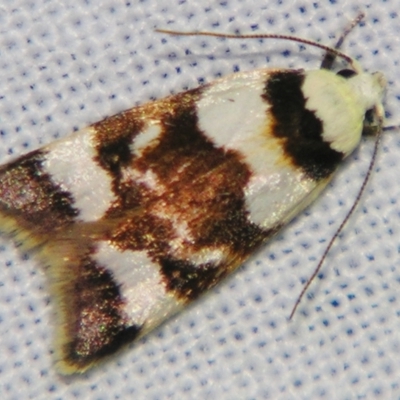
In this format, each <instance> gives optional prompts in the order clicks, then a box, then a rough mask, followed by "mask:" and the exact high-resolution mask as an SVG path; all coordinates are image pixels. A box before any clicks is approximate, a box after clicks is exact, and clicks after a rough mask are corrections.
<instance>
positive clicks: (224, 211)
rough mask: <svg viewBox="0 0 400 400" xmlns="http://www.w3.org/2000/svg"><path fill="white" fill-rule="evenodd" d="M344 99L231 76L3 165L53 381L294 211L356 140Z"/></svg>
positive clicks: (189, 295)
mask: <svg viewBox="0 0 400 400" xmlns="http://www.w3.org/2000/svg"><path fill="white" fill-rule="evenodd" d="M325 80H328V81H329V84H330V85H331V86H330V87H331V88H332V89H331V90H330V92H329V96H327V95H325V94H324V93H325V92H324V91H325V90H326V89H324V87H325V86H326V82H325ZM378 80H379V79H374V82H375V81H378ZM321 81H323V82H324V84H323V85H321ZM318 84H319V86H318ZM375 84H376V82H375ZM379 85H380V84H379ZM316 87H317V88H316ZM335 88H337V90H335ZM382 90H383V89H382ZM380 95H381V93H380V92H379V96H380ZM324 96H325V97H328V99H327V100H326V102H328V103H329V101H331V102H332V103H334V102H335V101H337V100H338V99H339V100H340V101H341V102H342V103H343V107H342V108H343V114H342V115H341V119H340V121H337V119H336V118H334V117H332V115H331V114H332V113H330V112H329V110H328V109H327V108H328V107H329V106H330V104H328V105H323V106H322V107H320V108H315V107H316V105H317V104H318V103H319V102H322V103H323V102H324V101H325V100H324V99H325V97H324ZM356 96H357V94H356V93H354V91H353V90H352V87H351V85H350V87H349V84H348V82H347V81H346V79H345V78H343V77H340V76H336V75H334V74H333V73H331V72H329V71H313V72H312V73H306V72H304V71H302V70H282V69H276V70H266V69H264V70H257V71H251V72H245V73H239V74H235V75H232V76H228V77H226V78H223V79H220V80H218V81H216V82H214V83H212V84H210V85H205V86H203V87H200V88H198V89H193V90H189V91H187V92H183V93H180V94H177V95H174V96H171V97H168V98H166V99H162V100H158V101H155V102H151V103H148V104H145V105H143V106H139V107H135V108H133V109H130V110H127V111H125V112H122V113H120V114H117V115H115V116H112V117H109V118H106V119H105V120H103V121H100V122H98V123H96V124H93V125H91V126H90V127H88V128H85V129H83V130H81V131H79V132H77V133H75V134H73V135H71V136H70V137H67V138H66V139H63V140H59V141H57V142H54V143H52V144H50V145H48V146H46V147H44V148H42V149H39V150H36V151H33V152H31V153H29V154H27V155H25V156H22V157H20V158H19V159H17V160H15V161H12V162H10V163H8V164H6V165H5V166H3V167H2V168H1V170H0V223H1V226H2V229H3V231H5V232H6V233H8V234H9V235H11V236H13V237H15V238H16V240H17V241H18V242H20V243H21V244H22V246H23V247H24V248H25V249H27V250H32V251H35V252H36V253H37V254H38V257H39V258H40V259H41V260H42V261H43V263H44V265H45V270H46V272H47V274H48V276H49V278H50V282H51V283H50V284H51V287H52V292H53V294H54V296H55V299H56V303H57V307H58V309H59V310H58V316H59V321H58V325H59V328H58V332H57V356H56V357H57V366H58V368H59V370H60V371H61V372H62V373H65V374H69V373H75V372H83V371H85V370H86V369H87V368H89V367H90V366H91V365H93V364H95V363H96V362H97V361H98V360H99V359H101V358H102V357H103V356H107V355H109V354H112V353H113V352H115V351H116V350H118V349H119V348H120V347H121V346H123V345H124V344H126V343H128V342H131V341H132V340H134V339H137V338H138V337H141V336H142V335H143V334H145V333H147V332H148V331H150V330H151V329H153V328H154V327H156V326H157V325H159V324H160V323H161V322H162V321H164V320H165V319H166V318H168V317H169V316H171V315H172V314H174V313H175V312H176V311H178V310H180V309H181V308H182V307H184V305H185V304H187V303H188V302H189V301H191V300H194V299H195V298H197V297H198V296H199V295H201V294H202V293H203V292H204V291H206V290H207V289H209V288H211V287H213V286H215V285H216V284H217V283H218V282H219V281H220V280H221V279H222V278H223V277H225V276H226V275H228V274H229V273H230V272H231V271H233V270H234V269H235V268H236V267H237V266H239V265H240V264H241V263H242V262H243V261H244V260H245V259H246V258H247V257H248V256H249V255H250V254H251V253H252V252H254V250H256V249H257V248H258V247H259V246H260V244H262V243H263V242H265V241H266V240H267V239H268V238H270V237H272V236H273V235H274V234H275V233H276V232H277V231H278V230H279V228H280V227H281V226H283V225H284V224H286V223H287V222H288V221H290V220H291V219H292V218H293V217H294V216H295V215H296V214H297V213H298V212H299V211H301V210H302V209H304V208H305V207H306V206H307V205H308V204H309V203H310V202H311V201H312V200H313V199H314V198H315V197H317V196H318V194H319V193H320V191H321V190H322V189H323V188H324V187H325V186H326V184H327V183H328V182H329V180H330V179H331V177H332V175H333V173H334V171H335V170H336V168H337V166H338V165H339V163H340V162H341V161H342V159H343V158H344V157H346V156H347V155H348V154H349V153H350V152H351V151H352V150H353V149H354V148H355V147H356V146H357V144H358V142H359V140H360V135H361V131H362V127H363V120H364V115H365V111H366V109H369V108H371V107H372V106H373V104H370V102H369V103H368V104H364V103H363V104H361V105H360V104H359V99H358V98H357V97H356ZM379 96H378V95H377V97H379ZM379 100H380V99H379ZM374 101H375V99H374ZM349 106H350V107H349ZM324 107H325V108H324ZM346 110H347V111H346ZM335 132H336V133H335ZM324 135H325V136H324ZM326 135H328V139H327V136H326ZM343 137H345V140H344V139H343Z"/></svg>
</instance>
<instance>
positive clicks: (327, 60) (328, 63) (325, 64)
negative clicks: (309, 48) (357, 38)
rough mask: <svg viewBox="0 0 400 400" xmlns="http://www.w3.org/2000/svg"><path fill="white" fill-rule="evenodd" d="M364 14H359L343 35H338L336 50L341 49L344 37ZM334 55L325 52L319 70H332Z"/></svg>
mask: <svg viewBox="0 0 400 400" xmlns="http://www.w3.org/2000/svg"><path fill="white" fill-rule="evenodd" d="M364 17H365V14H364V13H363V12H360V13H359V14H358V15H357V17H356V18H354V19H353V21H351V24H350V25H349V26H348V27H347V28H346V29H345V30H344V31H343V33H342V34H341V35H340V37H339V39H338V41H337V42H336V44H335V46H334V48H335V49H336V50H338V49H340V47H342V44H343V42H344V41H345V39H346V37H347V36H348V34H349V33H350V32H351V31H352V30H353V29H354V28H355V27H356V26H357V25H358V24H359V23H360V22H361V21H362V20H363V19H364ZM335 58H336V56H335V54H334V53H332V52H330V51H327V52H326V54H325V57H324V58H323V60H322V62H321V67H320V68H321V69H328V70H330V69H332V65H333V63H334V62H335Z"/></svg>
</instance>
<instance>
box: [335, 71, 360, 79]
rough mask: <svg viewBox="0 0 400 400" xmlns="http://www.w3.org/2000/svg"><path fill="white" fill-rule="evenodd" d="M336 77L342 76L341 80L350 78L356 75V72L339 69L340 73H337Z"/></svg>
mask: <svg viewBox="0 0 400 400" xmlns="http://www.w3.org/2000/svg"><path fill="white" fill-rule="evenodd" d="M336 75H340V76H343V78H346V79H348V78H351V77H352V76H354V75H357V72H356V71H353V70H352V69H341V70H340V71H338V72H337V74H336Z"/></svg>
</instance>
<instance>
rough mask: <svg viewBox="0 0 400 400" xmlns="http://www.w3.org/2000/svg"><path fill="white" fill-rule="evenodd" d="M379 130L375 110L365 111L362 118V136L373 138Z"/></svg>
mask: <svg viewBox="0 0 400 400" xmlns="http://www.w3.org/2000/svg"><path fill="white" fill-rule="evenodd" d="M379 129H380V125H379V122H378V118H377V115H376V111H375V109H373V108H372V109H371V110H367V112H366V113H365V116H364V127H363V131H362V135H363V136H374V135H375V134H376V133H377V132H378V131H379Z"/></svg>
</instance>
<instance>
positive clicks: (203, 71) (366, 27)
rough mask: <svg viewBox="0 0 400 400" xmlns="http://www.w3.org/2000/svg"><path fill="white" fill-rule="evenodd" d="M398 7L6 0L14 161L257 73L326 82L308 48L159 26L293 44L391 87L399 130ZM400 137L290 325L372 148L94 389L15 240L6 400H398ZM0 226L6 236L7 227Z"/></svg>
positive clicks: (1, 346)
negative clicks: (69, 365) (163, 101)
mask: <svg viewBox="0 0 400 400" xmlns="http://www.w3.org/2000/svg"><path fill="white" fill-rule="evenodd" d="M398 6H399V3H398V0H376V1H374V2H367V1H364V0H359V1H356V0H353V1H351V0H348V1H346V0H330V1H328V0H303V1H296V0H279V1H278V0H274V1H266V0H257V1H250V0H220V1H214V0H202V1H190V0H187V1H185V0H168V1H165V0H131V1H128V0H127V1H114V0H98V1H94V0H77V1H73V2H71V1H64V0H61V1H51V0H2V1H1V4H0V82H1V85H0V160H1V162H2V163H3V162H6V161H9V160H11V159H13V158H15V157H16V156H18V155H22V154H24V153H26V152H28V151H30V150H33V149H37V148H38V147H40V146H42V145H44V144H46V143H49V142H51V141H52V140H54V139H55V138H58V137H63V136H66V135H67V134H68V133H70V132H71V131H74V130H77V129H79V128H83V127H85V126H86V125H88V124H90V123H92V122H96V121H98V120H100V119H102V118H103V117H105V116H107V115H112V114H114V113H117V112H119V111H122V110H124V109H127V108H130V107H133V106H135V105H137V104H141V103H144V102H146V101H148V100H150V99H155V98H161V97H163V96H166V95H168V94H171V93H178V92H180V91H182V90H184V89H186V88H193V87H196V86H197V85H199V84H202V83H206V82H212V80H213V79H215V78H217V77H220V76H225V75H227V74H229V73H232V72H236V71H245V70H249V69H253V68H264V67H271V66H275V67H277V66H278V67H286V68H305V69H312V68H318V67H319V63H320V61H321V57H322V52H321V51H320V50H318V49H315V48H310V47H306V46H300V45H298V44H296V43H289V42H282V41H280V42H278V41H273V40H270V41H259V40H238V41H235V40H230V41H228V40H220V39H216V38H211V37H208V38H204V37H202V38H201V37H172V36H165V35H162V34H158V33H155V32H154V28H156V27H158V28H169V29H176V30H192V31H195V30H215V31H222V32H228V33H232V32H242V33H246V32H253V33H257V32H260V33H261V32H274V33H290V34H294V35H298V36H302V37H306V38H310V39H313V40H318V41H321V42H322V43H324V44H328V45H332V44H334V43H335V40H336V39H337V38H338V36H339V35H340V34H341V32H342V31H343V29H344V28H345V27H347V26H348V24H349V22H350V21H351V20H352V19H353V18H354V17H355V16H356V15H357V14H358V13H359V11H360V10H362V11H364V12H365V14H366V17H365V20H364V22H363V23H362V24H361V26H359V27H356V28H355V29H354V31H353V32H352V33H351V34H350V36H349V38H348V40H347V41H346V42H345V44H344V46H343V50H344V51H345V52H346V53H348V54H349V55H351V56H352V57H355V58H357V59H358V60H359V62H360V63H361V64H362V66H363V67H364V68H365V69H366V70H368V71H375V70H379V71H382V72H383V73H384V74H385V76H386V77H387V79H388V82H389V85H388V92H387V100H386V110H387V117H388V121H387V124H398V123H400V104H399V99H400V68H399V61H400V16H399V15H398V8H399V7H398ZM399 138H400V132H399V131H391V132H387V133H386V134H385V137H384V139H383V143H382V150H381V151H380V154H379V158H378V162H377V166H376V168H375V171H374V174H373V178H372V180H371V182H370V183H369V185H368V189H367V191H366V193H365V196H364V197H363V199H362V202H361V205H360V207H359V208H358V211H357V212H356V213H355V215H354V216H353V217H352V218H351V221H350V222H349V223H348V225H347V227H346V228H345V230H344V231H343V233H342V235H341V237H340V238H339V239H338V240H337V242H336V244H335V246H334V248H333V249H332V251H331V252H330V253H329V256H328V258H327V260H326V263H325V264H324V267H323V271H322V273H321V276H320V277H319V278H318V279H317V280H316V282H314V284H313V285H312V287H311V288H310V290H309V291H308V293H307V296H306V297H305V298H304V300H303V302H302V303H301V305H300V307H299V310H298V312H297V314H296V315H295V318H294V320H293V321H292V322H288V316H289V314H290V311H291V308H292V306H293V304H294V302H295V300H296V298H297V296H298V294H299V292H300V291H301V288H302V283H304V281H305V280H306V279H307V278H308V277H309V276H310V274H311V273H312V271H313V269H314V268H315V266H316V264H317V262H318V260H319V258H320V257H321V254H322V253H323V251H324V248H325V246H326V244H327V242H328V241H329V240H330V238H331V237H332V235H333V233H334V232H335V230H336V228H337V227H338V225H339V224H340V222H341V220H342V219H343V217H344V216H345V215H346V213H347V211H348V210H349V208H350V207H351V204H352V202H353V201H354V198H355V196H356V194H357V191H358V188H359V187H360V185H361V182H362V180H363V176H364V175H365V172H366V169H367V165H368V163H369V159H370V156H371V152H372V148H373V140H371V139H366V140H363V141H362V144H361V146H360V148H359V149H358V150H357V151H356V152H355V154H353V155H352V156H351V157H350V158H349V159H348V160H347V161H346V162H345V163H344V165H343V167H342V168H341V169H340V171H339V172H338V174H337V177H336V178H335V180H334V181H333V183H332V184H331V185H329V187H328V189H327V190H326V191H325V192H324V193H323V195H322V196H321V198H320V199H318V200H317V202H316V203H315V204H314V205H312V206H311V207H310V208H309V209H308V210H307V211H306V212H305V213H303V214H302V215H300V216H299V217H298V218H297V219H296V220H295V221H293V222H292V223H291V224H290V225H289V226H288V227H287V228H285V229H284V230H282V231H281V232H280V234H279V236H277V237H276V238H275V239H274V240H272V241H271V242H270V243H268V244H267V245H266V246H265V247H263V248H262V249H261V250H260V251H259V252H258V253H257V254H256V255H255V256H254V257H253V258H252V259H251V260H249V261H248V262H247V263H246V264H245V265H244V266H243V267H241V268H240V269H239V270H238V271H237V272H236V273H235V274H234V275H233V276H231V277H230V278H228V279H227V280H226V281H224V282H223V283H222V284H221V285H219V286H218V287H217V288H216V289H215V290H212V291H211V292H210V293H209V294H208V295H206V296H204V297H203V298H202V299H201V300H199V301H198V302H197V303H196V304H194V305H193V306H191V307H189V308H188V309H187V310H185V311H184V312H183V313H181V314H179V315H177V316H176V317H174V318H173V319H171V320H170V321H168V322H167V323H166V324H164V325H163V326H162V327H160V328H159V329H157V330H156V331H155V332H153V333H151V334H150V335H148V336H147V337H146V338H144V339H143V340H140V341H139V342H138V343H137V344H135V345H132V346H130V347H129V348H127V349H125V351H123V352H121V353H120V354H118V355H117V356H115V357H113V358H112V359H110V360H108V361H107V362H105V363H104V364H101V365H100V366H99V367H98V368H95V369H93V370H91V371H89V372H87V373H85V374H84V375H82V376H75V377H68V378H64V377H61V376H60V375H58V374H57V373H56V371H55V369H54V366H53V358H52V353H53V350H54V345H53V332H54V326H53V321H54V314H53V313H54V308H53V302H52V299H51V298H50V296H49V293H48V291H47V282H46V277H45V274H44V272H43V270H42V269H41V266H40V265H39V264H38V262H37V261H35V259H34V258H32V257H31V256H30V255H26V254H21V253H20V252H19V251H18V247H17V246H16V245H15V244H14V243H12V241H11V240H9V239H8V238H5V237H1V242H0V355H1V356H0V397H1V398H2V399H7V400H8V399H10V400H11V399H12V400H21V399H54V400H55V399H63V400H70V399H74V400H76V399H96V400H103V399H104V400H107V399H131V398H134V399H146V400H147V399H152V400H156V399H206V398H207V399H217V398H218V399H229V400H232V399H240V400H243V399H248V400H251V399H257V400H258V399H319V398H321V399H341V400H347V399H371V398H374V399H376V398H381V399H400V387H399V385H400V383H399V376H400V361H399V360H400V333H399V332H400V321H399V318H400V298H399V289H400V258H399V252H400V250H399V249H400V245H399V239H400V203H399V201H398V199H399V198H400V173H399V171H400V139H399ZM0 229H1V227H0Z"/></svg>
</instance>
